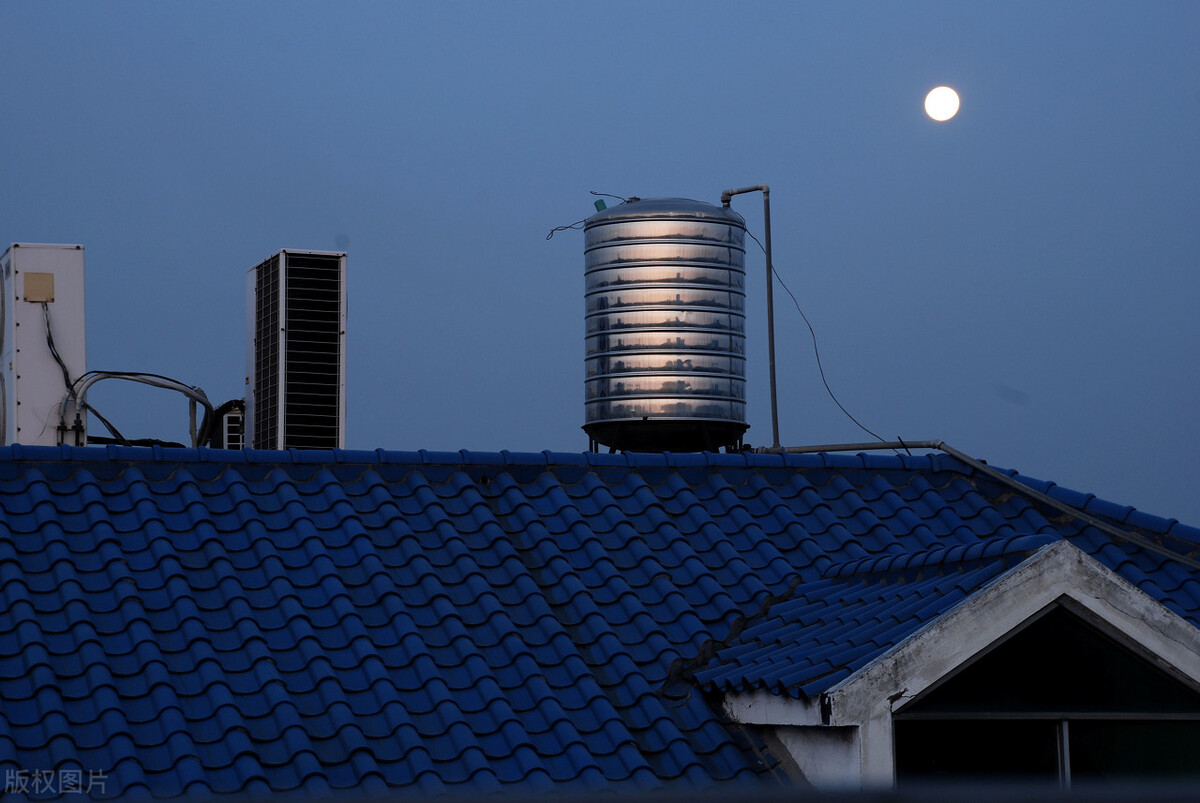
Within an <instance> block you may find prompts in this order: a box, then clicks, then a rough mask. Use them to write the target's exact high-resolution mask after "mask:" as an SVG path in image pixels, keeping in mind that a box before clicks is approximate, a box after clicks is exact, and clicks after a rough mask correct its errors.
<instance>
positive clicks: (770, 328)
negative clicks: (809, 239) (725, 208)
mask: <svg viewBox="0 0 1200 803" xmlns="http://www.w3.org/2000/svg"><path fill="white" fill-rule="evenodd" d="M762 194H763V221H764V223H763V233H764V235H765V236H764V240H765V241H766V245H765V250H766V252H767V367H768V368H769V369H770V372H771V445H772V446H773V447H774V446H779V405H778V403H777V400H776V395H775V295H774V291H773V287H774V281H773V274H774V272H775V266H774V264H772V262H771V191H770V190H769V189H768V188H767V186H766V185H765V184H764V185H763V187H762Z"/></svg>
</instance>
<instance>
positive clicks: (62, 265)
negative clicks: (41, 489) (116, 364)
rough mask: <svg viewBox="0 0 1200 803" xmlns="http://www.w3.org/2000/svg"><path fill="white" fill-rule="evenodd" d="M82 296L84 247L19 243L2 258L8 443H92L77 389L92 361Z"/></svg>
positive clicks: (1, 379) (2, 397)
mask: <svg viewBox="0 0 1200 803" xmlns="http://www.w3.org/2000/svg"><path fill="white" fill-rule="evenodd" d="M83 290H84V282H83V246H82V245H44V244H32V243H14V244H13V245H11V246H9V248H8V249H7V250H5V252H4V254H3V255H2V256H0V438H3V441H2V442H3V443H5V444H8V443H24V444H35V445H41V446H56V445H58V444H62V443H67V444H70V445H80V446H82V445H84V444H85V443H86V436H87V432H86V420H87V418H86V416H84V415H78V416H77V415H76V409H75V400H76V396H75V391H74V390H73V388H72V383H73V382H75V380H77V379H78V378H79V377H80V376H82V375H83V373H84V371H85V370H86V367H85V366H86V363H87V349H86V344H85V329H84V298H83V296H84V293H83ZM62 420H66V421H68V422H70V421H74V422H75V427H74V428H73V429H72V428H70V427H64V426H63V425H62V424H60V422H61V421H62Z"/></svg>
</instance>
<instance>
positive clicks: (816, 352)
mask: <svg viewBox="0 0 1200 803" xmlns="http://www.w3.org/2000/svg"><path fill="white" fill-rule="evenodd" d="M746 234H748V235H750V239H751V240H754V242H756V243H758V247H759V248H761V249H762V250H763V253H764V254H765V253H766V252H767V249H766V248H765V247H764V246H763V244H762V243H761V242H759V240H758V238H757V237H755V236H754V232H752V231H750V230H749V229H747V230H746ZM771 273H772V275H774V276H775V278H776V279H778V280H779V285H780V286H781V287H782V288H783V289H784V290H785V291H787V294H788V296H790V297H791V299H792V304H794V305H795V307H796V311H797V312H799V313H800V317H801V318H803V319H804V324H805V325H806V326H807V327H808V333H809V334H810V335H811V336H812V344H813V354H814V355H816V358H817V372H818V373H819V374H820V375H821V383H822V384H823V385H825V392H826V393H828V394H829V398H831V399H833V403H834V404H836V405H837V406H838V409H839V410H841V411H842V412H843V413H844V414H845V416H846V417H847V418H849V419H850V420H851V421H853V422H854V424H855V425H856V426H857V427H858V428H859V429H861V430H862V431H863V432H865V433H867V434H868V435H870V436H871V437H872V438H874V439H875V440H877V441H880V442H883V443H886V441H884V439H883V438H881V437H879V435H877V434H876V433H875V432H873V431H871V430H870V429H868V428H867V427H865V426H863V424H862V423H861V422H860V421H859V420H858V419H857V418H855V417H854V416H853V415H851V414H850V411H849V410H847V409H846V408H845V407H844V406H843V405H842V403H841V402H840V401H838V397H837V395H836V394H835V393H834V392H833V388H831V387H830V386H829V380H827V379H826V378H825V367H824V366H823V365H822V364H821V350H820V349H819V348H817V331H816V330H815V329H813V325H812V323H810V322H809V320H808V316H807V315H805V314H804V310H803V309H801V307H800V302H799V301H797V300H796V294H795V293H793V292H792V290H791V288H789V287H788V286H787V283H786V282H784V280H783V277H782V276H780V275H779V271H777V270H775V266H774V265H772V266H771Z"/></svg>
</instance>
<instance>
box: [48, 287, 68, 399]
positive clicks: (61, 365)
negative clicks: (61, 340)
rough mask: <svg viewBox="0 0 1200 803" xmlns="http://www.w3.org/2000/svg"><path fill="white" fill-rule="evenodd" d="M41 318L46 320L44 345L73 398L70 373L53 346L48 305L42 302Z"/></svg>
mask: <svg viewBox="0 0 1200 803" xmlns="http://www.w3.org/2000/svg"><path fill="white" fill-rule="evenodd" d="M42 317H43V318H45V319H46V345H47V346H49V347H50V354H51V355H52V356H53V357H54V361H55V362H56V363H58V367H59V368H61V369H62V375H63V383H64V384H65V385H66V386H67V393H69V394H70V396H71V398H72V399H74V398H75V388H74V386H73V385H72V383H71V372H70V371H68V370H67V364H66V363H65V362H63V358H62V356H61V355H59V353H58V348H56V347H55V345H54V332H53V331H52V330H51V329H50V304H49V302H46V301H43V302H42Z"/></svg>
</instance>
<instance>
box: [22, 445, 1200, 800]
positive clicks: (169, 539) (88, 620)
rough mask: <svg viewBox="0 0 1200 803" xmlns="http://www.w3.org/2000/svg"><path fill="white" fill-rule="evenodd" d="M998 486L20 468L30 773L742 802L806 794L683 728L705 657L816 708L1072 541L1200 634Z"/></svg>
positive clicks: (680, 463) (731, 747)
mask: <svg viewBox="0 0 1200 803" xmlns="http://www.w3.org/2000/svg"><path fill="white" fill-rule="evenodd" d="M64 454H70V455H72V457H71V458H70V459H71V460H73V461H75V462H70V463H67V462H64V457H63V455H64ZM969 477H970V472H969V470H967V469H966V468H964V467H963V466H962V465H961V464H958V463H957V462H956V461H953V460H950V459H948V458H947V456H945V455H936V456H932V457H913V458H909V457H907V456H904V457H898V458H893V457H873V456H870V455H834V454H831V455H817V456H813V455H787V456H781V455H686V456H684V455H679V456H675V455H612V456H605V455H587V454H585V455H554V454H552V453H501V454H498V455H494V454H488V455H483V454H476V453H470V452H458V453H448V452H447V453H432V452H420V453H400V452H363V453H350V452H308V453H301V452H290V453H285V454H280V453H271V452H244V453H224V452H214V451H207V450H182V451H179V450H176V451H171V450H164V449H157V450H156V449H123V448H109V449H88V450H82V451H80V450H68V452H64V451H62V450H57V449H49V450H38V449H30V448H27V447H5V448H0V595H2V598H3V602H4V604H3V605H2V606H0V702H2V705H0V708H3V710H4V712H5V718H3V721H0V763H3V762H4V761H6V760H8V759H7V758H6V757H7V756H11V755H13V754H14V753H13V751H18V750H19V751H21V754H22V755H26V756H27V755H35V754H37V753H38V751H42V753H43V754H45V755H47V756H54V757H60V754H61V751H62V750H63V749H64V748H63V747H62V745H70V744H74V745H87V748H86V749H88V750H105V751H107V753H108V754H109V755H111V756H113V758H110V759H106V760H105V761H106V766H111V767H112V768H113V772H112V773H111V775H110V778H111V779H112V783H113V787H114V789H115V790H117V791H116V792H115V794H119V795H123V796H127V795H130V794H149V793H151V792H153V793H155V794H159V795H163V794H175V793H177V792H180V791H186V790H188V789H204V790H212V791H214V792H220V793H224V792H237V791H243V790H250V791H256V792H258V793H261V794H268V793H270V792H279V791H286V790H290V789H297V790H305V791H308V792H317V791H323V790H329V789H344V788H356V789H359V790H360V791H362V790H370V791H375V790H380V791H382V790H383V789H385V788H397V787H408V788H409V789H410V790H416V791H418V792H420V793H433V792H442V791H446V790H448V789H460V790H469V791H470V792H471V793H478V792H482V791H488V790H495V789H500V788H503V787H504V786H506V785H516V786H518V787H520V788H521V789H537V788H545V789H549V788H552V787H554V786H555V785H557V784H565V785H568V786H569V787H571V788H575V789H586V788H593V787H595V788H600V787H606V786H610V785H612V784H630V785H632V786H633V787H635V788H637V789H652V788H657V787H660V786H674V785H678V784H685V785H686V784H692V785H695V786H696V787H697V788H711V787H712V786H713V785H715V784H718V783H722V782H725V781H728V780H730V779H737V778H743V779H745V778H754V777H758V776H759V775H761V774H763V773H767V774H769V773H771V772H773V771H774V770H775V768H774V765H771V764H769V763H768V764H767V765H766V766H764V765H763V764H762V763H761V762H760V761H759V759H758V757H757V754H756V753H755V750H754V748H753V745H747V744H746V742H745V741H744V740H743V739H741V738H735V737H734V736H733V735H732V734H731V733H730V731H728V730H727V729H726V727H725V725H724V724H722V721H721V719H720V718H719V717H718V716H717V712H716V710H715V709H713V708H710V707H709V704H708V703H706V702H705V701H704V700H703V699H702V698H701V697H700V696H699V695H694V696H692V697H690V698H688V699H689V702H688V703H687V704H685V705H683V706H674V707H672V706H664V705H663V704H662V701H661V700H662V698H661V697H660V694H659V692H660V690H661V688H662V686H663V684H664V683H666V682H667V680H668V678H669V677H671V676H672V675H671V672H672V671H673V669H672V668H673V667H676V666H677V665H679V664H682V663H686V662H688V661H693V660H695V659H696V658H697V656H699V655H701V650H702V649H703V648H705V645H714V644H715V645H723V646H721V647H720V649H718V653H717V658H714V659H713V663H710V665H709V666H708V667H706V668H703V669H701V670H700V673H699V677H701V678H706V680H705V681H704V682H706V683H709V684H715V685H721V684H726V685H730V684H732V685H739V684H741V685H745V684H751V685H753V684H755V683H764V682H769V683H771V684H774V687H777V688H780V689H781V690H782V691H784V692H785V693H789V694H793V693H794V694H814V693H817V692H818V691H819V690H820V689H821V688H823V685H822V684H828V683H830V682H834V681H835V680H836V679H837V678H840V677H844V676H845V674H846V673H848V672H849V671H852V670H853V668H855V667H858V666H860V665H862V664H863V663H864V662H865V661H868V660H870V659H871V656H873V655H877V654H879V653H880V652H881V651H883V650H886V649H887V648H889V647H890V646H891V645H894V644H895V643H896V642H897V641H898V640H899V639H900V638H903V636H904V635H905V634H907V633H909V632H911V630H912V629H913V628H915V627H917V626H920V624H921V623H922V622H924V621H927V620H928V619H929V618H930V617H934V616H937V615H938V614H939V613H940V612H941V611H943V610H945V609H946V608H947V607H948V606H949V605H951V604H953V603H954V602H955V601H956V600H958V599H961V598H962V596H963V595H966V594H970V593H973V592H974V590H976V589H977V588H978V587H979V586H980V584H981V583H983V582H986V580H987V578H988V577H990V576H992V575H989V574H988V573H987V572H985V571H976V569H974V568H972V567H971V564H972V562H974V563H980V562H985V561H993V563H994V565H992V564H988V565H989V566H990V567H991V568H990V569H989V571H993V573H994V571H998V570H1000V569H997V568H995V567H1000V568H1003V566H1005V565H1007V564H1006V563H1005V561H1008V560H1016V559H1020V557H1021V555H1023V554H1025V552H1028V551H1030V550H1032V549H1035V548H1037V547H1038V546H1040V545H1044V543H1047V542H1048V541H1049V540H1051V539H1054V538H1061V537H1064V536H1066V537H1070V538H1072V539H1073V540H1075V541H1077V542H1078V543H1080V544H1081V545H1082V546H1085V547H1086V549H1087V551H1088V552H1089V553H1092V554H1095V555H1097V556H1098V557H1099V558H1100V559H1101V560H1102V561H1104V562H1106V563H1108V564H1109V565H1112V566H1113V567H1114V568H1115V569H1117V570H1118V571H1120V572H1121V573H1122V574H1123V575H1124V576H1126V577H1127V578H1128V579H1129V580H1130V581H1131V582H1133V583H1135V584H1137V585H1139V586H1140V587H1142V588H1144V589H1145V590H1146V591H1147V592H1148V593H1151V594H1152V595H1156V596H1158V597H1160V598H1161V599H1162V601H1163V602H1164V603H1165V604H1169V605H1170V606H1172V608H1173V609H1176V610H1179V611H1180V612H1181V614H1182V615H1184V616H1190V617H1192V620H1193V621H1196V619H1197V611H1198V609H1200V580H1198V579H1197V578H1196V577H1195V575H1194V573H1192V572H1190V571H1189V570H1186V569H1183V570H1181V569H1180V568H1179V566H1178V565H1177V564H1171V565H1170V568H1164V566H1165V565H1167V564H1170V562H1169V561H1166V563H1164V560H1165V559H1161V558H1159V557H1157V556H1156V557H1154V558H1153V559H1150V560H1148V559H1146V558H1145V556H1142V555H1140V554H1138V553H1137V550H1136V549H1135V548H1130V547H1127V546H1125V545H1121V546H1119V547H1118V546H1116V545H1113V544H1111V543H1109V542H1107V541H1106V540H1105V537H1104V536H1103V535H1101V534H1098V533H1096V532H1093V531H1092V530H1091V529H1090V528H1083V527H1080V526H1079V525H1077V524H1067V525H1056V524H1052V523H1050V522H1049V521H1047V520H1046V518H1045V516H1044V515H1042V514H1040V513H1039V512H1038V509H1037V506H1036V505H1033V504H1031V503H1030V502H1029V501H1028V500H1025V499H1023V498H1022V497H1021V496H1020V494H1014V493H1012V492H1011V489H1003V488H1001V487H1000V486H998V485H995V484H994V483H990V481H989V482H972V481H969V479H968V478H969ZM1021 479H1022V480H1023V481H1025V478H1021ZM1029 482H1030V483H1032V481H1029ZM1045 487H1046V488H1047V489H1049V490H1050V491H1051V492H1052V493H1055V494H1062V497H1061V498H1068V497H1069V498H1075V497H1070V494H1067V493H1066V492H1063V491H1062V490H1061V489H1058V488H1056V487H1053V486H1050V485H1046V486H1045ZM1081 498H1082V500H1083V502H1082V503H1083V504H1087V505H1089V510H1092V511H1093V512H1096V513H1097V514H1101V515H1107V516H1111V517H1117V518H1122V520H1123V521H1124V522H1125V526H1129V527H1140V528H1143V529H1145V530H1146V531H1147V534H1148V535H1150V536H1153V537H1157V536H1159V535H1162V534H1164V533H1166V531H1167V530H1169V529H1171V528H1177V529H1178V532H1179V534H1180V536H1173V537H1176V538H1177V539H1178V540H1181V541H1188V539H1190V543H1193V544H1194V543H1196V542H1197V536H1198V535H1200V533H1198V532H1197V531H1196V530H1194V529H1192V528H1185V527H1183V526H1182V525H1178V524H1176V523H1174V522H1173V521H1171V520H1163V519H1157V518H1155V517H1148V516H1145V515H1144V514H1140V513H1138V512H1136V511H1131V510H1129V509H1127V508H1120V507H1117V506H1112V505H1108V503H1104V502H1102V501H1100V500H1096V499H1094V498H1087V497H1081ZM1021 534H1024V535H1021ZM1031 534H1039V535H1031ZM1022 538H1024V539H1026V540H1025V541H1022V540H1021V539H1022ZM1031 538H1032V539H1033V540H1029V539H1031ZM902 567H908V568H906V569H903V571H902V570H901V569H902ZM822 572H825V573H826V574H827V575H828V576H829V577H830V578H831V579H829V580H825V581H818V578H819V577H820V576H821V575H822ZM939 573H940V574H942V575H944V576H940V577H939V576H938V575H939ZM922 575H925V576H927V577H928V579H924V580H922V579H918V578H919V577H920V576H922ZM735 622H741V623H745V624H746V625H748V627H746V629H744V630H742V631H741V635H740V637H739V638H737V639H732V640H731V633H732V632H733V630H732V628H734V624H735ZM739 626H740V625H739ZM789 684H791V687H789ZM796 684H800V685H798V686H797V685H796ZM18 723H24V724H18ZM48 728H49V729H48ZM6 729H7V730H6ZM68 732H69V733H71V734H72V736H71V739H73V740H74V741H73V742H72V741H70V740H65V737H64V735H63V734H65V733H68ZM17 740H19V744H18V741H17ZM75 749H76V748H74V747H71V748H70V750H75ZM198 756H203V760H201V759H200V758H198Z"/></svg>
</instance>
